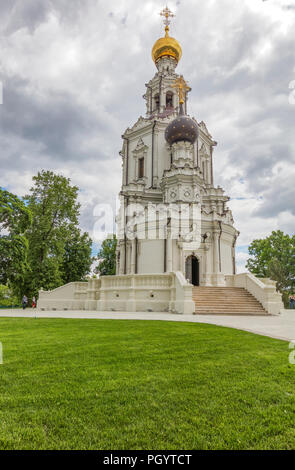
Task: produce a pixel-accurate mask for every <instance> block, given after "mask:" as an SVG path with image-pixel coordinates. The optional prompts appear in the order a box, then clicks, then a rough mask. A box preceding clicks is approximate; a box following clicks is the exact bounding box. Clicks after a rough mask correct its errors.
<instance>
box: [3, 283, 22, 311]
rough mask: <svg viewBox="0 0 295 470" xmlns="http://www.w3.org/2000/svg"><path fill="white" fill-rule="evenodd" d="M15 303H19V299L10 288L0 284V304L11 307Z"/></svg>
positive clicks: (15, 304)
mask: <svg viewBox="0 0 295 470" xmlns="http://www.w3.org/2000/svg"><path fill="white" fill-rule="evenodd" d="M17 305H19V299H18V298H17V297H16V296H15V295H14V294H13V292H12V290H11V289H9V287H7V286H3V285H1V284H0V306H1V307H12V306H17Z"/></svg>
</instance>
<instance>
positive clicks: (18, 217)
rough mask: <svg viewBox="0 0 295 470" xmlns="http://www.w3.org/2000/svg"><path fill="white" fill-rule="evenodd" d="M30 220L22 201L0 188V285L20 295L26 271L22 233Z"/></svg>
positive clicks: (24, 241) (25, 255)
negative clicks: (9, 286) (9, 287)
mask: <svg viewBox="0 0 295 470" xmlns="http://www.w3.org/2000/svg"><path fill="white" fill-rule="evenodd" d="M31 221H32V217H31V212H30V210H29V209H28V208H27V207H26V205H25V204H24V202H23V201H21V200H20V199H19V198H18V197H17V196H16V195H15V194H12V193H10V192H8V191H5V190H3V189H1V188H0V283H1V284H4V285H6V284H7V283H10V285H11V286H12V287H13V289H14V291H15V292H16V293H17V294H18V295H19V296H21V292H22V288H23V285H24V278H25V275H26V273H27V271H28V270H29V266H28V261H27V256H28V240H27V238H26V236H25V231H26V230H27V229H28V228H29V227H30V225H31Z"/></svg>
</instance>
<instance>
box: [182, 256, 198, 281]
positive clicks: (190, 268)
mask: <svg viewBox="0 0 295 470" xmlns="http://www.w3.org/2000/svg"><path fill="white" fill-rule="evenodd" d="M185 277H186V279H188V280H189V281H190V283H191V284H193V286H199V285H200V269H199V260H198V258H196V257H195V256H189V257H188V258H186V262H185Z"/></svg>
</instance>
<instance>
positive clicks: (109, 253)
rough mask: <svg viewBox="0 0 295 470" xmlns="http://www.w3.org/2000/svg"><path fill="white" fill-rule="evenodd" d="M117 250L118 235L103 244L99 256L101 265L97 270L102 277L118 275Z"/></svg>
mask: <svg viewBox="0 0 295 470" xmlns="http://www.w3.org/2000/svg"><path fill="white" fill-rule="evenodd" d="M116 248H117V237H116V235H113V237H112V238H107V239H106V240H104V241H103V242H102V245H101V249H100V250H99V252H98V254H97V259H98V261H99V264H98V266H97V267H96V268H95V272H96V273H99V274H100V275H101V276H113V275H115V274H116Z"/></svg>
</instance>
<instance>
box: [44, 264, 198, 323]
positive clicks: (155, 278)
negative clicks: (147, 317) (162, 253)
mask: <svg viewBox="0 0 295 470" xmlns="http://www.w3.org/2000/svg"><path fill="white" fill-rule="evenodd" d="M38 308H39V309H41V310H95V311H101V312H103V311H120V312H175V313H185V314H193V313H194V312H195V304H194V302H193V301H192V285H191V284H189V283H188V282H187V281H186V279H185V278H184V276H183V274H182V273H181V272H177V273H170V274H130V275H123V276H102V277H101V278H100V279H90V280H89V281H88V282H72V283H70V284H66V285H65V286H62V287H58V288H57V289H54V290H52V291H48V292H45V291H43V290H41V291H40V293H39V300H38Z"/></svg>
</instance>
